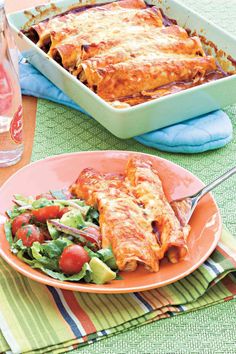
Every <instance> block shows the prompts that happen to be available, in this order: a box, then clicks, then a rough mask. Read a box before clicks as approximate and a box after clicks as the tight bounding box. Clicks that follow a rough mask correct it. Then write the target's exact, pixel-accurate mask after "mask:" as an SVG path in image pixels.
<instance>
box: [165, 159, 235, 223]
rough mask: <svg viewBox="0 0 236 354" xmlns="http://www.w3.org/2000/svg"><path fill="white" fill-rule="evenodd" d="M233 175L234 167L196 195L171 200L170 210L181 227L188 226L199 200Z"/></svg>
mask: <svg viewBox="0 0 236 354" xmlns="http://www.w3.org/2000/svg"><path fill="white" fill-rule="evenodd" d="M235 173H236V166H235V167H233V168H231V169H230V170H229V171H227V172H225V173H224V174H223V175H222V176H220V177H218V178H217V179H216V180H214V181H213V182H211V183H209V184H208V185H207V186H205V187H203V188H202V189H200V191H198V192H197V193H195V194H193V195H191V196H188V197H184V198H181V199H177V200H173V201H172V202H171V203H170V205H171V206H172V209H173V210H174V212H175V214H176V216H177V217H178V219H179V220H180V223H181V224H182V226H185V225H187V224H188V222H189V220H190V218H191V216H192V215H193V212H194V210H195V208H196V206H197V204H198V202H199V200H200V199H201V198H202V197H203V196H204V195H206V194H207V193H208V192H210V191H211V190H212V189H213V188H215V187H217V186H218V185H219V184H221V183H222V182H224V181H225V180H226V179H228V178H229V177H231V176H233V175H234V174H235Z"/></svg>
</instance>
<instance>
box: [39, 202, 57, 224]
mask: <svg viewBox="0 0 236 354" xmlns="http://www.w3.org/2000/svg"><path fill="white" fill-rule="evenodd" d="M59 211H60V207H59V206H58V205H48V206H45V207H42V208H39V209H35V210H32V214H33V215H34V217H35V219H36V220H37V221H39V222H41V223H45V222H46V220H48V219H57V218H58V213H59Z"/></svg>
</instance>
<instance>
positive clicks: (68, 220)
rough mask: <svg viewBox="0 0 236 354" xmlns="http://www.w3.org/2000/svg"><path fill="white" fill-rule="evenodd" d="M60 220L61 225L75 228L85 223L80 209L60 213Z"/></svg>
mask: <svg viewBox="0 0 236 354" xmlns="http://www.w3.org/2000/svg"><path fill="white" fill-rule="evenodd" d="M60 222H61V223H62V224H63V225H66V226H69V227H74V228H75V229H79V228H81V227H83V226H84V225H85V224H84V219H83V217H82V215H81V212H80V210H71V211H68V212H67V213H65V214H64V215H62V217H61V219H60Z"/></svg>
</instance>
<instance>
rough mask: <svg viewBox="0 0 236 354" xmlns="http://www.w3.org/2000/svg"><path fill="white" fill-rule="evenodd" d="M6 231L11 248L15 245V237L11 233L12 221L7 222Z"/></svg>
mask: <svg viewBox="0 0 236 354" xmlns="http://www.w3.org/2000/svg"><path fill="white" fill-rule="evenodd" d="M4 231H5V235H6V239H7V241H8V242H9V245H10V246H11V245H12V243H13V236H12V232H11V222H10V221H6V222H5V224H4Z"/></svg>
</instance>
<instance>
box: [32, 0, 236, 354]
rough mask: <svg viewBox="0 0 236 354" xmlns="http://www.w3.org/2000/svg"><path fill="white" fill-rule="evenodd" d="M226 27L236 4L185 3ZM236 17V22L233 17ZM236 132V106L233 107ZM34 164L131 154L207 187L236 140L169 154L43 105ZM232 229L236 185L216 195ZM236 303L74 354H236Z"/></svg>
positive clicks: (229, 158) (227, 163)
mask: <svg viewBox="0 0 236 354" xmlns="http://www.w3.org/2000/svg"><path fill="white" fill-rule="evenodd" d="M184 3H185V4H186V5H189V6H191V7H192V8H193V9H195V10H197V11H198V12H200V13H202V14H204V15H205V16H206V17H208V18H209V19H211V20H212V21H214V22H216V23H218V24H219V25H220V26H221V27H223V28H225V29H226V30H228V31H230V32H231V33H232V34H234V33H235V32H236V19H235V17H236V1H235V0H224V1H221V0H215V1H214V2H211V3H209V1H208V0H201V1H200V0H198V1H194V0H185V1H184ZM233 14H235V16H232V15H233ZM225 111H226V112H227V113H228V115H229V116H230V118H231V120H232V123H233V126H234V131H235V129H236V106H231V107H227V108H226V109H225ZM36 125H37V126H36V133H35V140H34V147H33V155H32V160H33V161H35V160H38V159H42V158H44V157H46V156H50V155H57V154H60V153H65V152H74V151H84V150H105V149H117V150H131V151H141V152H146V153H150V154H153V155H158V156H160V157H163V158H167V159H169V160H171V161H173V162H175V163H178V164H179V165H181V166H183V167H185V168H187V169H188V170H190V171H191V172H193V173H194V174H195V175H197V176H198V177H199V178H200V179H202V180H203V181H204V182H205V183H208V182H210V181H211V180H212V179H214V178H215V177H216V176H218V175H220V174H221V173H223V172H224V171H225V170H227V169H229V168H230V167H233V166H234V165H235V162H236V138H235V137H234V140H233V141H232V142H231V143H230V144H228V145H227V146H226V147H224V148H222V149H219V150H214V151H210V152H207V153H203V154H196V155H183V154H170V153H164V152H160V151H157V150H154V149H152V148H147V147H144V146H143V145H141V144H139V143H137V142H135V141H134V140H133V139H128V140H120V139H118V138H115V137H114V136H113V135H111V134H110V133H109V132H108V131H106V130H105V129H104V128H103V127H102V126H101V125H99V124H98V123H97V122H96V121H94V120H93V119H91V118H89V117H87V116H86V115H84V114H82V113H79V112H77V111H75V110H72V109H68V108H66V107H63V106H61V105H57V104H54V103H50V102H47V101H44V100H39V102H38V110H37V124H36ZM213 194H214V196H215V199H216V201H217V202H218V205H219V207H220V210H221V214H222V218H223V221H224V223H225V224H226V225H227V226H228V228H229V229H230V230H231V232H233V233H234V234H235V235H236V206H235V197H234V196H235V194H236V183H235V179H233V178H232V179H231V180H228V182H226V183H225V184H222V185H221V186H220V187H218V188H217V189H215V191H214V192H213ZM235 313H236V301H235V300H232V301H229V302H227V303H224V304H220V305H217V306H214V307H210V308H206V309H202V310H199V311H197V312H193V313H188V314H184V315H183V316H176V317H172V318H169V319H168V320H163V321H157V322H154V323H152V324H149V325H146V326H144V327H141V328H138V329H135V330H131V331H129V332H126V333H123V334H120V335H118V336H114V337H111V338H107V339H105V340H102V341H100V342H97V343H94V344H93V345H90V346H89V347H88V346H86V347H83V348H80V349H77V350H74V351H73V354H78V353H80V354H85V353H91V354H95V353H96V354H105V353H106V354H110V353H116V354H123V353H129V354H136V353H142V354H144V353H173V354H174V353H232V354H233V353H236V322H235Z"/></svg>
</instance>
